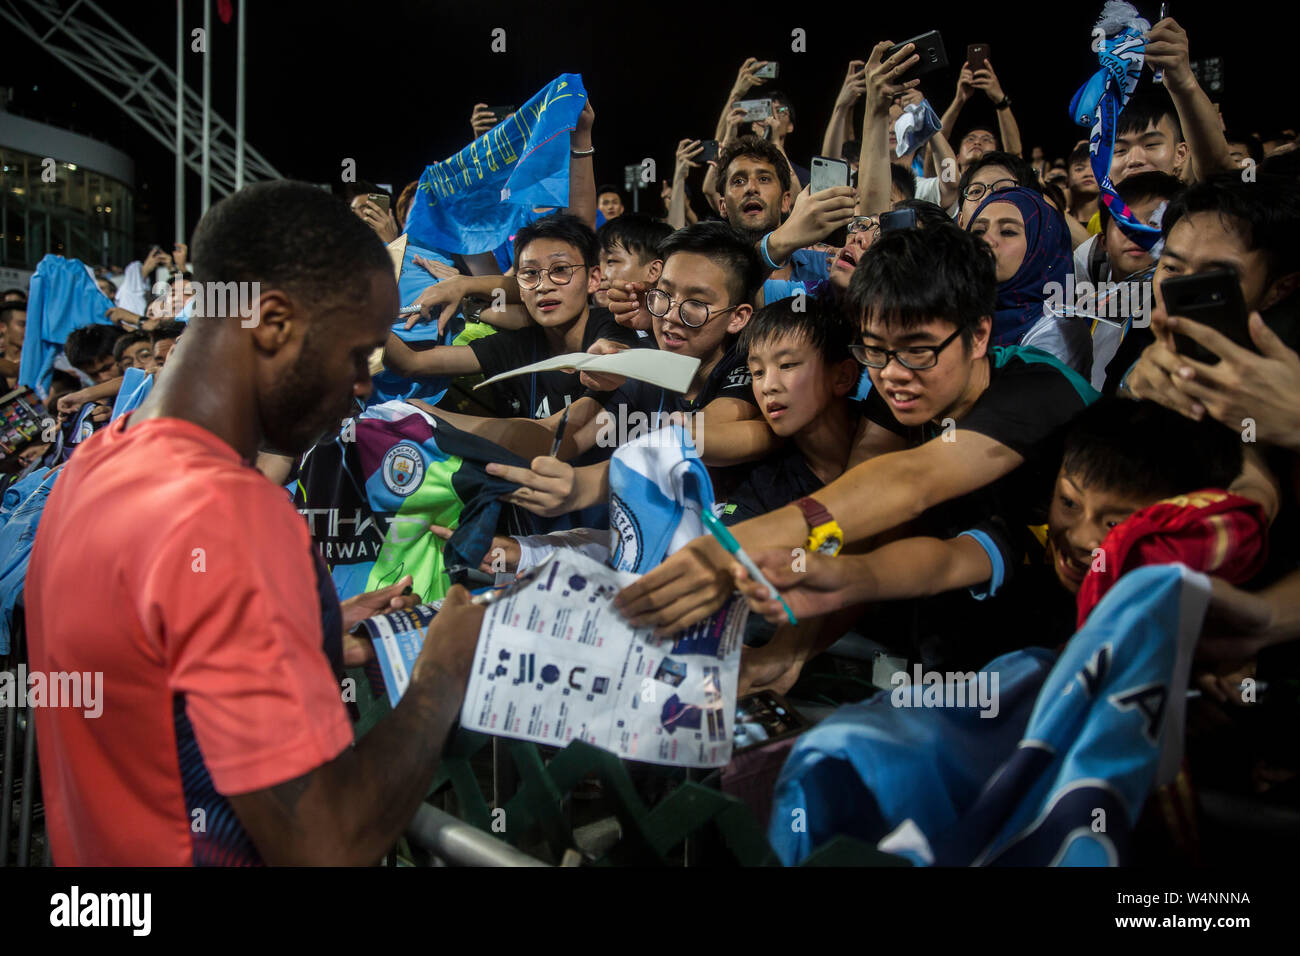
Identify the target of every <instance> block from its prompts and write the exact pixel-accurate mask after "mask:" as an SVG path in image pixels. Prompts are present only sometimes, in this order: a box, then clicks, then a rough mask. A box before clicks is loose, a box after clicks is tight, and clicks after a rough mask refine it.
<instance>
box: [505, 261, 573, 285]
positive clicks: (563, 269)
mask: <svg viewBox="0 0 1300 956" xmlns="http://www.w3.org/2000/svg"><path fill="white" fill-rule="evenodd" d="M586 268H587V266H586V265H585V264H583V265H577V266H571V265H569V264H568V263H567V262H562V263H560V264H559V265H558V266H551V267H550V268H549V269H520V270H519V271H518V272H516V273H515V279H516V280H517V281H518V282H519V287H520V288H521V289H536V288H537V287H538V286H539V285H541V283H542V276H548V277H549V278H550V280H551V281H552V282H554V283H555V284H556V285H568V284H569V283H570V282H572V281H573V274H574V273H575V272H577V271H578V270H579V269H586Z"/></svg>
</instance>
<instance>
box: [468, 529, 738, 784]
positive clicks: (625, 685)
mask: <svg viewBox="0 0 1300 956" xmlns="http://www.w3.org/2000/svg"><path fill="white" fill-rule="evenodd" d="M636 579H637V575H634V574H628V573H625V572H621V571H615V570H613V569H611V568H608V567H606V566H605V565H603V564H600V563H598V562H596V561H593V560H592V559H590V558H588V557H586V556H585V555H582V554H579V553H577V552H572V551H561V552H557V553H555V554H554V555H552V556H551V557H550V558H549V559H547V560H546V561H544V562H543V563H542V564H540V565H538V566H537V567H536V568H535V569H534V570H533V571H532V572H529V573H528V574H526V575H525V576H523V577H522V578H521V580H520V582H519V583H518V584H517V585H516V586H515V588H514V589H512V590H511V591H510V592H509V593H508V594H507V595H506V596H504V597H502V598H500V599H499V600H497V601H496V602H495V603H494V604H492V605H491V606H490V607H489V608H488V611H487V614H486V615H485V616H484V618H483V625H482V628H481V629H480V631H479V639H478V649H477V650H476V652H475V658H474V667H473V671H472V672H471V675H470V680H469V686H468V687H467V688H466V690H465V703H464V705H463V707H462V708H461V715H460V722H461V726H462V727H464V728H465V729H467V730H476V731H479V732H482V733H487V734H495V735H499V736H504V737H515V738H519V739H521V740H531V741H533V742H534V743H539V744H545V745H548V746H553V747H564V746H565V745H567V744H568V743H569V742H570V741H573V740H585V741H587V742H588V743H591V744H594V745H595V746H597V747H603V748H605V749H606V750H610V751H612V752H613V753H615V754H618V755H619V756H620V757H624V758H627V759H629V760H642V761H646V762H647V763H657V764H669V765H674V766H680V767H720V766H723V765H725V764H726V763H727V762H728V761H730V759H731V747H732V737H733V727H732V725H731V722H732V719H733V717H734V715H735V713H736V683H737V677H738V673H739V670H740V646H741V640H742V636H743V634H744V627H745V620H746V618H747V617H748V615H749V609H748V607H747V606H746V605H745V603H744V601H742V600H739V599H738V598H737V597H736V596H733V597H732V599H731V600H730V601H728V603H727V604H726V605H725V606H724V607H723V609H722V610H721V611H719V612H718V613H717V614H715V615H713V617H711V618H709V619H708V620H706V621H703V622H701V623H700V624H698V625H696V626H695V627H693V628H688V629H687V630H685V631H682V632H680V633H679V634H677V635H675V636H674V637H671V638H665V639H664V640H662V641H656V640H654V639H653V638H652V636H651V630H650V629H649V628H642V629H639V630H638V629H633V628H632V627H630V626H629V625H628V624H627V623H626V621H625V620H624V619H623V617H622V616H621V615H620V614H619V613H618V611H616V610H615V609H614V607H613V603H612V601H613V598H614V595H616V594H617V593H618V592H619V591H620V590H622V589H623V588H624V587H626V586H627V585H629V584H631V583H632V582H633V581H635V580H636Z"/></svg>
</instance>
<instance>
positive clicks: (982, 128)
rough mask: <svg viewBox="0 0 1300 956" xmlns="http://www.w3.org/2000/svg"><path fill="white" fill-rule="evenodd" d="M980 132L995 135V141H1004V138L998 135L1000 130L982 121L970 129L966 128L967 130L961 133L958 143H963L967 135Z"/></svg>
mask: <svg viewBox="0 0 1300 956" xmlns="http://www.w3.org/2000/svg"><path fill="white" fill-rule="evenodd" d="M980 132H983V133H988V134H989V135H990V136H992V137H993V142H995V143H999V144H1000V143H1001V142H1002V138H1001V137H1000V136H998V131H997V130H996V129H994V128H993V127H992V126H985V125H984V124H982V123H976V124H975V125H974V126H972V127H971V128H970V129H968V130H966V132H964V133H962V134H961V138H960V139H958V140H957V143H958V145H960V144H961V143H963V142H964V141H965V140H966V137H967V136H969V135H970V134H971V133H980Z"/></svg>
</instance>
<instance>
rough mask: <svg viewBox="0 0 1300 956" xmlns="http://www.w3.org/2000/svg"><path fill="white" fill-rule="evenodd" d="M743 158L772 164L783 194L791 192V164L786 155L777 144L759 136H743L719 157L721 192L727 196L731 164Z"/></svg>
mask: <svg viewBox="0 0 1300 956" xmlns="http://www.w3.org/2000/svg"><path fill="white" fill-rule="evenodd" d="M742 156H748V157H749V158H750V159H761V160H762V161H763V162H765V163H769V164H771V166H772V168H774V169H775V170H776V178H777V179H779V180H780V181H781V192H783V193H784V192H789V191H790V164H789V163H788V162H786V158H785V154H784V153H782V152H781V151H780V150H779V149H777V148H776V146H775V144H773V143H770V142H768V141H767V140H765V139H759V138H758V137H757V136H742V137H740V139H738V140H736V142H734V143H732V144H731V145H730V146H728V147H727V148H726V149H725V150H723V151H722V155H721V156H719V157H718V191H719V192H721V193H723V194H724V195H725V194H726V192H727V174H728V172H729V171H730V169H731V164H732V163H734V162H735V161H736V160H737V159H740V157H742Z"/></svg>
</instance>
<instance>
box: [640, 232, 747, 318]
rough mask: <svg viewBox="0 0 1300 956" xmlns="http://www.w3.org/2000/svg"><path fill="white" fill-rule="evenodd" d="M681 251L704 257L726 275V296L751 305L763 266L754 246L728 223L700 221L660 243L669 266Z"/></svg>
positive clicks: (741, 303) (734, 301)
mask: <svg viewBox="0 0 1300 956" xmlns="http://www.w3.org/2000/svg"><path fill="white" fill-rule="evenodd" d="M679 252H693V253H696V254H697V255H701V256H704V257H705V258H706V259H708V260H709V261H710V262H713V263H714V264H716V265H717V266H718V267H719V268H721V269H722V270H723V271H724V272H726V273H727V295H728V297H729V298H730V299H731V301H732V303H733V304H735V305H745V304H752V303H753V301H754V296H755V295H757V294H758V287H759V286H760V285H761V284H762V282H763V265H762V263H761V262H760V261H759V258H758V253H757V252H756V251H755V249H754V244H753V243H752V242H750V241H749V240H748V239H746V238H745V237H744V236H743V235H741V233H740V232H738V231H737V230H736V229H734V228H733V227H732V226H731V225H730V224H729V223H726V222H721V221H716V222H697V223H695V224H694V225H691V226H687V227H686V228H685V229H678V230H677V231H676V232H674V233H673V234H672V235H670V236H669V237H668V238H667V239H665V240H664V241H663V242H661V243H660V244H659V258H660V259H663V260H664V264H665V265H667V263H668V260H669V258H670V257H672V256H673V255H675V254H676V253H679Z"/></svg>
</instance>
